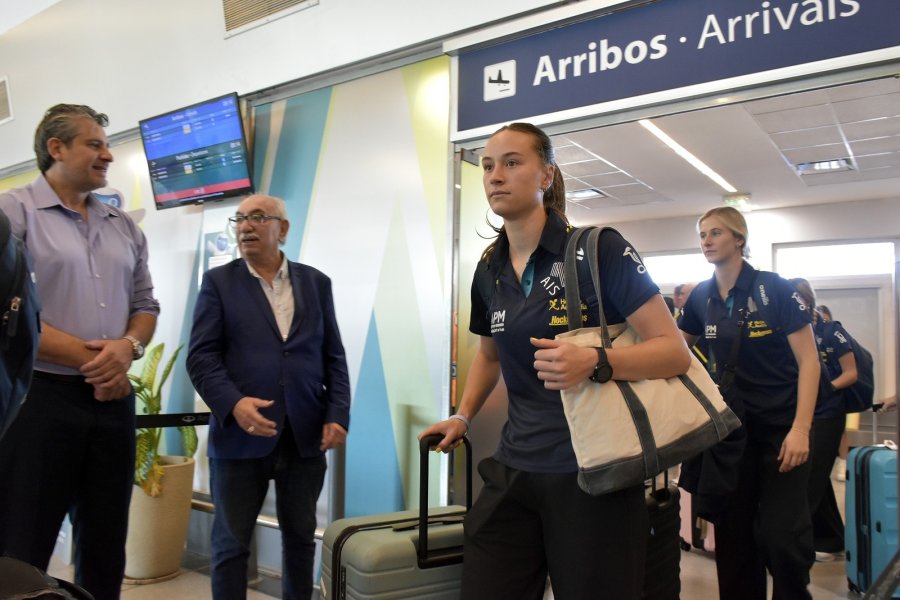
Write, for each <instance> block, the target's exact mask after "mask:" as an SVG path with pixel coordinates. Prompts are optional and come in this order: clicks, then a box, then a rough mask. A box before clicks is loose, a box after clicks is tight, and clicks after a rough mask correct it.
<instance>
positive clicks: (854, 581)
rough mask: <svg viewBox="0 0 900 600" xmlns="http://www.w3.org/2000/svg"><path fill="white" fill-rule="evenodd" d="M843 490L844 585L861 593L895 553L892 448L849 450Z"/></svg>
mask: <svg viewBox="0 0 900 600" xmlns="http://www.w3.org/2000/svg"><path fill="white" fill-rule="evenodd" d="M846 486H847V487H846V497H845V513H846V524H845V535H844V540H845V543H846V546H847V548H846V559H847V583H848V585H849V586H850V590H852V591H856V592H865V591H866V590H868V589H869V587H870V586H871V585H872V583H873V582H874V581H875V579H876V578H877V577H878V576H879V575H880V574H881V572H882V571H883V570H884V569H885V567H886V566H887V565H888V563H889V562H890V560H891V559H892V558H893V556H894V554H895V553H896V552H897V450H896V448H893V449H892V448H888V447H885V446H865V447H862V448H854V449H853V450H851V451H850V455H849V456H848V457H847V483H846ZM893 597H894V598H898V597H900V594H898V592H897V591H895V593H894V595H893Z"/></svg>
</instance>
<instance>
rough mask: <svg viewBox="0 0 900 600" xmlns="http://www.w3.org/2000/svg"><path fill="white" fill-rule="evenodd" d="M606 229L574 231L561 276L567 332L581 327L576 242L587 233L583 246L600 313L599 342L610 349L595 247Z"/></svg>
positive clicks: (585, 228)
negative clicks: (564, 282)
mask: <svg viewBox="0 0 900 600" xmlns="http://www.w3.org/2000/svg"><path fill="white" fill-rule="evenodd" d="M604 229H608V228H607V227H603V228H598V227H584V228H579V229H576V230H575V231H574V232H573V233H572V235H571V236H570V237H569V242H568V244H567V245H566V257H565V263H564V266H563V274H564V275H565V277H566V286H565V289H566V316H567V318H568V322H569V325H568V326H569V331H572V330H573V329H578V328H580V327H581V291H580V290H579V285H578V241H579V240H580V239H581V236H582V235H583V234H584V233H585V232H587V234H588V238H587V244H585V251H584V253H585V255H586V256H583V257H582V258H581V260H584V259H585V258H586V259H587V261H588V270H589V272H590V274H591V282H592V283H593V284H594V291H595V292H596V293H597V308H598V311H599V313H600V315H599V318H600V320H599V322H600V340H601V342H602V344H603V347H604V348H610V347H612V340H611V339H610V337H609V325H608V324H607V323H606V313H605V312H604V311H603V294H602V293H601V291H600V260H599V258H598V253H597V246H598V244H599V240H600V234H601V233H602V232H603V230H604Z"/></svg>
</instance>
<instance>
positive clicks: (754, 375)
mask: <svg viewBox="0 0 900 600" xmlns="http://www.w3.org/2000/svg"><path fill="white" fill-rule="evenodd" d="M757 274H759V277H757ZM754 281H755V282H756V289H754V290H752V288H753V287H754ZM751 290H752V293H751ZM760 304H762V305H763V306H760ZM742 318H743V319H744V320H745V321H746V325H745V326H744V327H743V328H741V327H740V326H739V325H738V323H739V321H741V319H742ZM810 322H811V319H810V317H809V314H808V313H807V312H806V310H805V307H804V306H803V304H802V302H801V301H800V299H799V295H798V294H797V293H796V291H795V290H794V288H793V286H792V285H791V284H790V282H789V281H787V280H786V279H783V278H782V277H780V276H778V275H777V274H775V273H768V272H760V271H756V270H755V269H754V268H753V267H751V266H750V264H749V263H747V262H746V261H744V264H743V267H742V268H741V273H740V275H738V279H737V282H736V283H735V285H734V287H733V288H732V289H731V291H730V292H729V293H728V298H727V299H726V300H725V301H723V300H722V298H721V297H720V296H719V291H718V286H717V284H716V277H715V275H713V277H712V279H709V280H707V281H704V282H702V283H700V284H699V285H698V286H697V287H696V288H694V290H693V292H691V296H690V298H688V301H687V302H686V303H685V307H684V311H683V313H682V315H681V317H680V318H679V320H678V326H679V327H680V328H681V330H682V331H685V332H687V333H689V334H691V335H696V336H700V337H703V338H705V341H706V342H707V344H708V349H709V355H710V356H709V357H708V358H709V363H707V368H708V369H709V371H710V373H711V374H712V375H713V378H714V379H716V380H718V379H719V377H720V376H721V373H722V370H723V369H724V367H725V363H726V362H728V360H729V359H730V357H731V349H732V345H733V343H734V340H735V336H736V335H737V334H738V332H739V331H741V332H742V335H743V337H742V339H741V347H740V353H739V354H738V359H737V365H736V366H735V391H734V393H735V396H736V397H735V398H733V399H729V402H730V403H734V404H736V405H737V406H741V405H742V406H743V409H744V410H745V411H746V418H747V420H748V421H750V422H754V421H755V422H759V423H761V424H765V425H790V424H791V423H792V422H793V420H794V415H795V413H796V409H797V377H798V376H799V368H798V366H797V361H796V359H795V358H794V353H793V352H792V351H791V347H790V345H789V344H788V340H787V336H788V335H790V334H791V333H793V332H795V331H798V330H799V329H801V328H803V327H805V326H807V325H809V324H810Z"/></svg>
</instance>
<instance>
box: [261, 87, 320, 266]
mask: <svg viewBox="0 0 900 600" xmlns="http://www.w3.org/2000/svg"><path fill="white" fill-rule="evenodd" d="M330 103H331V88H327V89H323V90H316V91H314V92H309V93H308V94H302V95H300V96H295V97H293V98H290V99H288V100H287V102H286V105H285V114H284V124H283V127H282V130H281V136H280V138H279V141H278V150H277V155H276V156H275V168H274V169H273V172H272V183H271V185H270V186H269V190H268V193H269V194H271V195H273V196H277V197H279V198H283V199H284V201H285V203H286V204H287V212H288V220H289V221H290V223H291V228H290V230H289V231H288V237H287V241H286V243H285V245H284V252H285V254H286V255H287V257H288V258H290V259H292V260H296V259H297V257H299V256H300V244H301V242H302V240H303V231H304V229H305V228H306V218H307V215H308V213H309V203H310V198H311V197H312V190H313V184H314V183H315V180H316V170H317V168H318V164H319V151H320V148H321V146H322V137H323V135H324V132H325V122H326V119H327V117H328V108H329V105H330ZM267 134H268V132H267ZM254 148H255V149H256V150H255V152H256V153H257V156H256V157H255V160H254V164H259V165H262V164H263V162H264V161H263V158H264V156H261V154H262V153H263V152H264V151H265V148H266V146H263V145H260V144H259V143H258V140H256V141H254Z"/></svg>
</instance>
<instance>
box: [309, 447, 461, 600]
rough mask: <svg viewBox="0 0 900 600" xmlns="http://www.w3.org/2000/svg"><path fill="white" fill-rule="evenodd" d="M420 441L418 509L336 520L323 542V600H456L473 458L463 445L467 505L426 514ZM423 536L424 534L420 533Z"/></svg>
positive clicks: (425, 467)
mask: <svg viewBox="0 0 900 600" xmlns="http://www.w3.org/2000/svg"><path fill="white" fill-rule="evenodd" d="M442 437H443V436H441V435H437V436H428V437H426V438H424V439H423V440H422V441H421V442H420V445H419V447H420V465H421V466H420V469H419V510H407V511H401V512H395V513H385V514H380V515H372V516H365V517H352V518H348V519H339V520H337V521H335V522H333V523H332V524H331V525H329V526H328V527H327V528H326V529H325V535H324V536H323V539H322V575H321V580H320V584H319V595H320V598H321V599H322V600H363V599H365V600H387V599H390V600H401V599H406V598H408V599H412V598H416V599H423V600H426V599H427V600H458V598H459V590H460V582H461V580H462V560H463V556H462V544H463V525H462V522H463V518H464V517H465V515H466V512H467V511H468V509H469V508H471V506H472V496H471V493H472V492H471V490H472V453H471V447H470V446H469V441H468V440H467V439H465V438H463V439H464V442H465V445H466V456H465V463H466V506H445V507H440V508H432V509H430V510H429V509H428V448H429V447H430V446H433V445H435V444H437V443H438V442H439V441H440V440H441V439H442ZM423 532H424V535H423V534H422V533H423Z"/></svg>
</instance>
